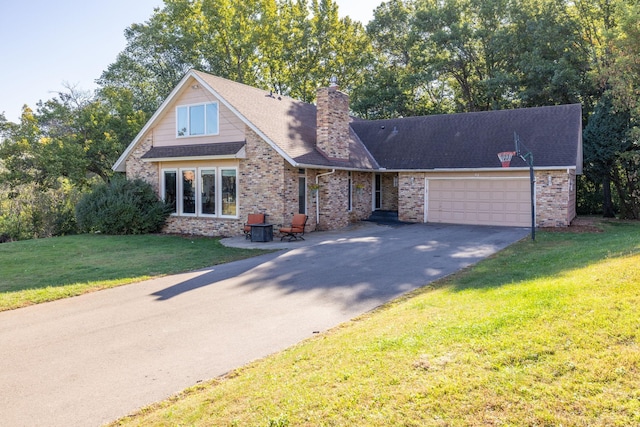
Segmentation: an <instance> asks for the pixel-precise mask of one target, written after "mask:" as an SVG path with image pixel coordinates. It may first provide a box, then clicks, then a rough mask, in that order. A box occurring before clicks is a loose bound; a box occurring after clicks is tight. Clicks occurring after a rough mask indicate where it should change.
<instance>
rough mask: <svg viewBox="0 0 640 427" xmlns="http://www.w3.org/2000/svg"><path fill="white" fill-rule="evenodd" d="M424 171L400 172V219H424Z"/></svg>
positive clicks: (408, 220)
mask: <svg viewBox="0 0 640 427" xmlns="http://www.w3.org/2000/svg"><path fill="white" fill-rule="evenodd" d="M424 178H425V174H424V173H402V172H401V173H399V174H398V219H399V220H400V221H405V222H423V221H424Z"/></svg>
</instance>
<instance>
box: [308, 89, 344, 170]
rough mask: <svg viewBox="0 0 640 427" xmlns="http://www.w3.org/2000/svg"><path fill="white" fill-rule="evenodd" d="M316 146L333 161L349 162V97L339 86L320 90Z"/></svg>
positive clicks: (318, 95) (317, 100) (318, 94)
mask: <svg viewBox="0 0 640 427" xmlns="http://www.w3.org/2000/svg"><path fill="white" fill-rule="evenodd" d="M316 102H317V106H318V113H317V118H316V125H317V141H316V146H317V147H318V149H320V150H321V151H322V152H323V153H324V154H325V156H327V157H329V158H331V159H339V160H349V139H350V138H349V136H350V128H349V96H348V95H347V94H345V93H342V92H340V91H339V90H338V86H337V85H335V84H332V85H331V86H330V87H322V88H320V89H318V93H317V98H316Z"/></svg>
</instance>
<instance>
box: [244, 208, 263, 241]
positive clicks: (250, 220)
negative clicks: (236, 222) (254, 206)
mask: <svg viewBox="0 0 640 427" xmlns="http://www.w3.org/2000/svg"><path fill="white" fill-rule="evenodd" d="M266 218H267V215H266V214H263V213H257V214H249V216H248V217H247V222H245V223H244V229H243V231H244V238H245V239H250V238H251V224H264V223H265V221H266Z"/></svg>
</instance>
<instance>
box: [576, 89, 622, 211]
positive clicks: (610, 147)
mask: <svg viewBox="0 0 640 427" xmlns="http://www.w3.org/2000/svg"><path fill="white" fill-rule="evenodd" d="M630 125H631V115H630V114H629V111H628V110H626V111H625V110H623V111H616V109H615V108H614V106H613V102H612V99H611V96H610V95H608V94H607V95H605V96H603V97H602V98H601V99H600V102H599V103H598V105H597V106H596V109H595V111H594V113H593V114H592V115H591V117H590V118H589V123H588V124H587V126H586V127H585V129H584V133H583V139H584V153H585V159H584V160H585V166H586V167H585V172H586V173H587V175H588V177H589V178H590V179H591V180H592V181H594V182H598V183H601V184H602V189H603V202H602V209H603V215H604V216H605V217H608V218H612V217H614V216H615V211H614V207H613V203H612V200H611V181H612V180H613V181H614V182H617V185H616V187H617V188H620V189H621V188H622V186H621V185H620V182H619V181H620V175H619V173H618V171H617V168H618V166H619V164H618V161H619V157H620V155H621V154H622V153H624V152H626V151H627V150H629V149H630V148H631V145H632V144H631V140H630V134H629V130H630ZM619 195H620V196H622V197H623V198H624V194H619Z"/></svg>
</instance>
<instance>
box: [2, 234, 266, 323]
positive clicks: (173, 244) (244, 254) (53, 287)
mask: <svg viewBox="0 0 640 427" xmlns="http://www.w3.org/2000/svg"><path fill="white" fill-rule="evenodd" d="M265 252H266V251H260V250H246V249H235V248H227V247H224V246H222V245H221V244H220V241H219V239H215V238H187V237H180V236H168V235H136V236H104V235H90V234H84V235H77V236H65V237H54V238H50V239H37V240H25V241H19V242H12V243H3V244H1V245H0V272H2V273H1V274H0V311H2V310H9V309H13V308H18V307H24V306H26V305H30V304H36V303H41V302H45V301H51V300H55V299H60V298H65V297H69V296H74V295H80V294H82V293H86V292H90V291H94V290H98V289H104V288H109V287H114V286H119V285H123V284H127V283H132V282H137V281H141V280H145V279H148V278H151V277H154V276H160V275H165V274H173V273H181V272H185V271H190V270H195V269H199V268H204V267H208V266H211V265H215V264H222V263H225V262H230V261H234V260H238V259H243V258H248V257H251V256H255V255H260V254H262V253H265Z"/></svg>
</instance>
